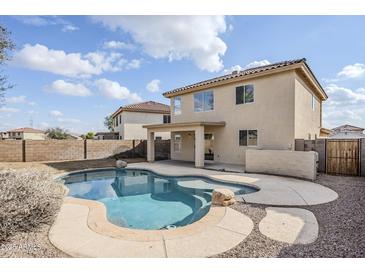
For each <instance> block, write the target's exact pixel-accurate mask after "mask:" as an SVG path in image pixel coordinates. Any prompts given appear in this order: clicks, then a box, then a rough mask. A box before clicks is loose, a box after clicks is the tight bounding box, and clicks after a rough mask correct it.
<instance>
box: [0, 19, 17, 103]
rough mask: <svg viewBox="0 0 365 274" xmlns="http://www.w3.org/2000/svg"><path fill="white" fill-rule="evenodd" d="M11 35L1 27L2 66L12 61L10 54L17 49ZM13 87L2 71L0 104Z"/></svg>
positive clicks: (0, 54)
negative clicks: (7, 91)
mask: <svg viewBox="0 0 365 274" xmlns="http://www.w3.org/2000/svg"><path fill="white" fill-rule="evenodd" d="M9 35H10V33H9V32H8V31H7V30H6V28H4V27H2V26H0V66H1V65H3V64H4V62H6V61H8V60H9V59H10V55H9V52H10V51H11V50H13V49H14V47H15V45H14V43H13V41H12V40H11V39H10V37H9ZM12 87H13V86H12V85H11V84H9V83H8V81H7V77H6V76H5V75H2V71H1V70H0V104H1V103H2V99H3V97H4V94H5V91H6V90H7V89H10V88H12Z"/></svg>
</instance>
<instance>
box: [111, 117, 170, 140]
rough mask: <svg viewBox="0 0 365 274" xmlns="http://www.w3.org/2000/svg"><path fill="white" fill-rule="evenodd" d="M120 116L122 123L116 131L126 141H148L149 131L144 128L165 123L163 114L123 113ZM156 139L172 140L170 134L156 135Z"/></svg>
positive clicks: (161, 133)
mask: <svg viewBox="0 0 365 274" xmlns="http://www.w3.org/2000/svg"><path fill="white" fill-rule="evenodd" d="M119 115H121V117H122V118H121V120H122V123H121V124H120V125H118V127H116V128H115V129H114V131H116V132H119V135H120V136H123V139H124V140H138V139H143V140H146V139H147V129H145V128H143V127H142V126H143V125H148V124H162V123H163V114H158V113H145V112H129V111H123V112H122V113H121V114H119ZM155 137H161V138H162V139H164V140H166V139H170V133H168V132H160V133H156V134H155Z"/></svg>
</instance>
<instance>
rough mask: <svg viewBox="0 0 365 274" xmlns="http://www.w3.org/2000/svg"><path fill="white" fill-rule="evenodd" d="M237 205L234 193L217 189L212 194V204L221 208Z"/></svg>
mask: <svg viewBox="0 0 365 274" xmlns="http://www.w3.org/2000/svg"><path fill="white" fill-rule="evenodd" d="M234 203H235V199H234V193H233V191H232V190H229V189H226V188H217V189H214V190H213V193H212V204H213V205H219V206H230V205H233V204H234Z"/></svg>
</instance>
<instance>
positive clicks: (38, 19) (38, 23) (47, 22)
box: [14, 16, 79, 31]
mask: <svg viewBox="0 0 365 274" xmlns="http://www.w3.org/2000/svg"><path fill="white" fill-rule="evenodd" d="M14 18H15V19H16V20H18V21H20V22H22V23H23V24H26V25H31V26H35V27H44V26H52V25H60V26H62V31H75V30H78V29H79V28H78V27H76V26H74V25H73V24H72V23H70V22H69V21H67V20H65V19H63V18H61V17H59V16H14Z"/></svg>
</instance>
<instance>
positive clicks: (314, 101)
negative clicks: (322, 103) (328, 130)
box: [312, 94, 316, 111]
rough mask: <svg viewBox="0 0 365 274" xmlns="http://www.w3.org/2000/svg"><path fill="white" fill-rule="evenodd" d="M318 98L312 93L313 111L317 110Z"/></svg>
mask: <svg viewBox="0 0 365 274" xmlns="http://www.w3.org/2000/svg"><path fill="white" fill-rule="evenodd" d="M315 105H316V98H314V94H312V111H315V109H316V108H315Z"/></svg>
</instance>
